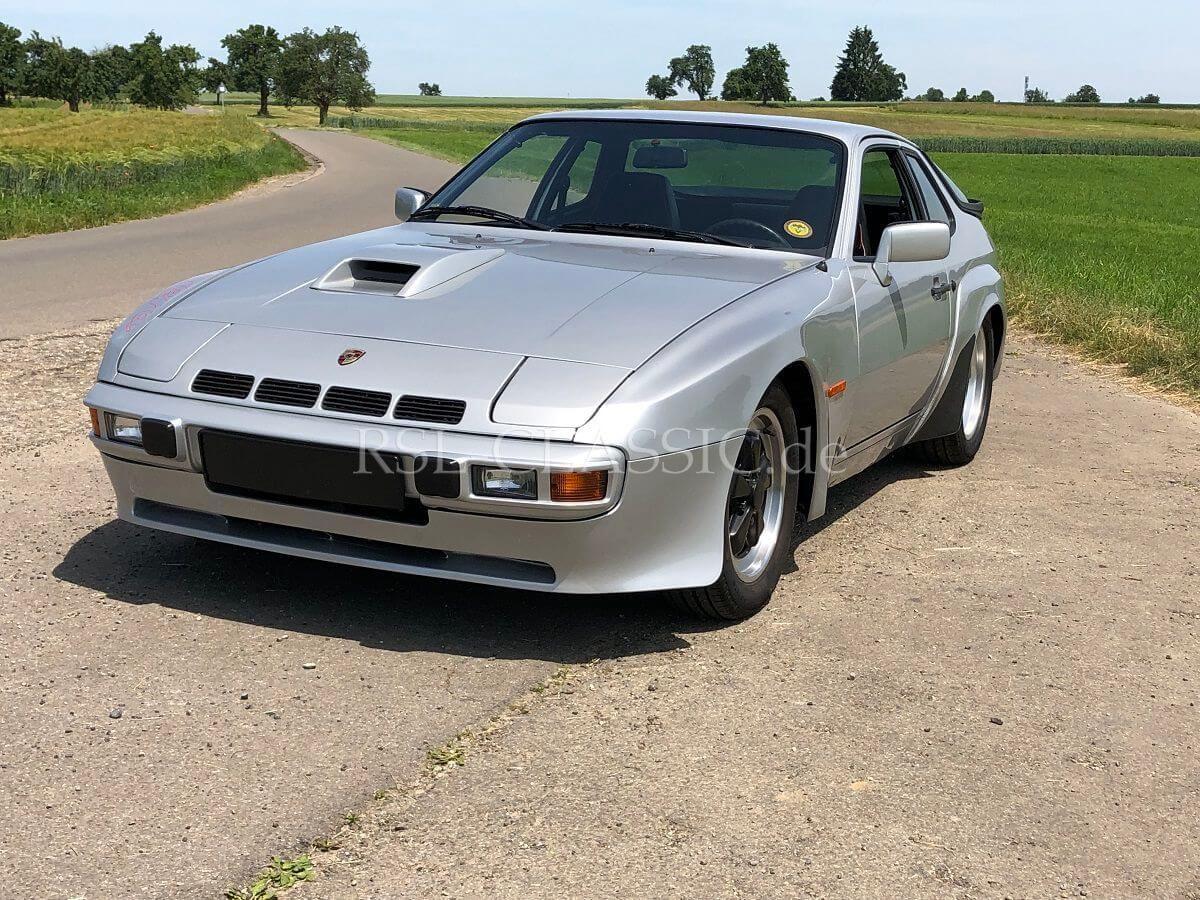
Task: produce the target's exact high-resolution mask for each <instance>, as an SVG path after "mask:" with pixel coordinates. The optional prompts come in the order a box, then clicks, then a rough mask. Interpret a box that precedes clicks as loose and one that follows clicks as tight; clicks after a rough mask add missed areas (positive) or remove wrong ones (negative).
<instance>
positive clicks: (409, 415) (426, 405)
mask: <svg viewBox="0 0 1200 900" xmlns="http://www.w3.org/2000/svg"><path fill="white" fill-rule="evenodd" d="M466 410H467V404H466V402H465V401H463V400H447V399H445V398H442V397H414V396H410V395H407V394H406V395H405V396H403V397H401V398H400V399H399V400H397V401H396V408H395V410H394V411H393V413H392V417H393V418H395V419H407V420H408V421H410V422H437V423H439V424H442V425H457V424H458V423H459V422H461V421H462V417H463V413H465V412H466Z"/></svg>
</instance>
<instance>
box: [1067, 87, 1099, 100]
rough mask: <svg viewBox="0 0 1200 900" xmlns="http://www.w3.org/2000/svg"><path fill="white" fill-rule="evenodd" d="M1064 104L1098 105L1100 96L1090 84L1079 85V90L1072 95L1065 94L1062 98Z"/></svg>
mask: <svg viewBox="0 0 1200 900" xmlns="http://www.w3.org/2000/svg"><path fill="white" fill-rule="evenodd" d="M1063 102H1064V103H1099V102H1100V94H1099V92H1098V91H1097V90H1096V89H1095V88H1094V87H1092V86H1091V85H1090V84H1084V85H1080V87H1079V90H1077V91H1076V92H1075V93H1073V94H1067V96H1065V97H1064V98H1063Z"/></svg>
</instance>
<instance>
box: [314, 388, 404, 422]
mask: <svg viewBox="0 0 1200 900" xmlns="http://www.w3.org/2000/svg"><path fill="white" fill-rule="evenodd" d="M391 405H392V395H391V394H385V393H383V392H382V391H366V390H362V389H360V388H348V387H331V388H330V389H329V390H327V391H326V392H325V399H324V400H322V401H321V409H325V410H329V411H330V412H342V413H351V414H353V415H356V416H374V417H376V418H378V417H379V416H386V415H387V411H388V409H389V408H390V407H391Z"/></svg>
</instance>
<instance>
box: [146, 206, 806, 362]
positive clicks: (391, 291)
mask: <svg viewBox="0 0 1200 900" xmlns="http://www.w3.org/2000/svg"><path fill="white" fill-rule="evenodd" d="M817 261H818V260H817V259H816V258H814V257H809V256H801V255H796V254H792V253H780V252H770V251H755V250H750V251H747V250H741V249H738V248H725V247H712V246H709V245H701V244H686V243H681V242H678V241H667V240H655V241H648V240H640V239H639V240H629V239H623V238H616V237H608V236H591V235H588V236H581V235H575V234H558V233H553V234H551V233H547V234H542V233H539V232H530V231H515V230H513V229H508V228H494V227H475V226H470V227H468V226H461V225H426V224H422V225H417V224H416V223H407V224H404V225H398V226H392V227H389V228H384V229H379V230H377V231H371V232H366V233H364V234H359V235H353V236H350V237H346V238H340V239H337V240H333V241H326V242H324V243H320V244H313V245H311V246H307V247H302V248H299V249H296V250H290V251H287V252H285V253H280V254H278V255H276V256H272V257H268V258H267V259H264V260H260V261H258V262H256V263H252V264H250V265H247V266H243V267H241V268H239V269H235V270H232V271H230V272H228V273H226V274H224V275H222V276H220V277H218V278H217V279H216V280H214V281H212V282H211V283H209V284H207V285H205V286H204V287H202V288H200V289H199V290H198V291H196V292H194V293H192V294H191V295H189V296H187V297H186V298H185V299H184V300H182V301H181V302H179V303H177V304H176V305H174V306H172V307H171V308H170V309H169V310H167V311H166V312H165V313H164V314H163V315H164V317H166V318H169V319H178V320H191V321H194V322H210V323H219V324H223V325H244V326H252V327H254V328H255V329H286V330H291V331H300V332H307V333H317V334H325V335H337V336H342V337H346V338H351V337H353V338H363V339H373V340H382V341H402V342H405V343H408V344H425V345H435V346H439V347H449V348H458V349H463V350H476V351H487V352H490V353H500V354H511V355H514V356H518V357H540V358H544V359H548V360H562V361H568V362H578V363H591V364H596V365H604V366H615V367H620V368H624V369H633V368H636V367H637V366H639V365H640V364H641V363H642V362H644V361H645V360H646V359H647V358H649V357H650V356H652V355H653V354H654V353H655V352H657V351H658V350H659V349H660V348H661V347H663V346H664V345H665V344H667V343H668V342H670V341H671V340H672V339H673V338H675V337H676V336H677V335H679V334H680V333H681V332H683V331H685V330H687V329H688V328H690V327H691V326H692V325H694V324H695V323H696V322H698V321H699V320H701V319H703V318H704V317H706V316H708V315H710V314H711V313H713V312H715V311H716V310H718V309H720V308H721V307H722V306H725V305H726V304H728V303H730V302H732V301H733V300H736V299H738V298H739V297H742V296H744V295H745V294H747V293H749V292H750V291H752V290H754V289H756V288H758V287H760V286H762V285H764V284H767V283H769V282H771V281H774V280H776V279H778V278H781V277H783V276H785V275H787V274H790V273H791V272H795V271H798V270H800V269H804V268H808V267H809V266H811V265H815V264H816V262H817ZM273 333H275V334H279V336H280V339H281V340H283V339H284V338H283V334H282V333H280V332H273Z"/></svg>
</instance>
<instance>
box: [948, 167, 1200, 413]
mask: <svg viewBox="0 0 1200 900" xmlns="http://www.w3.org/2000/svg"><path fill="white" fill-rule="evenodd" d="M935 158H936V159H937V160H938V163H939V164H940V165H942V166H943V167H944V168H945V169H946V171H947V172H948V173H950V175H951V177H953V178H954V179H955V180H956V181H957V182H958V183H959V185H960V186H961V187H963V189H964V190H966V191H967V192H968V193H969V194H971V195H972V196H978V197H980V198H982V199H983V200H984V201H985V202H986V204H987V213H986V217H985V221H986V223H987V226H988V230H989V232H990V233H991V235H992V238H993V239H994V240H995V242H996V246H997V247H998V248H999V251H1000V263H1001V268H1002V270H1003V272H1004V275H1005V278H1006V281H1007V286H1008V291H1009V299H1010V306H1011V307H1012V312H1013V314H1014V316H1015V317H1016V318H1017V320H1018V321H1020V322H1021V323H1022V324H1024V325H1026V326H1027V327H1029V328H1031V329H1033V330H1035V331H1038V332H1041V333H1043V334H1045V335H1047V336H1049V337H1052V338H1053V339H1055V340H1057V341H1060V342H1062V343H1064V344H1068V345H1071V346H1074V347H1078V348H1080V349H1082V350H1083V351H1085V352H1086V353H1087V354H1088V355H1089V356H1091V357H1093V358H1095V359H1098V360H1101V361H1104V362H1110V363H1122V364H1124V365H1125V366H1126V367H1127V368H1128V370H1129V371H1130V373H1131V374H1135V375H1139V376H1142V377H1143V378H1145V379H1146V380H1147V381H1149V382H1151V383H1153V384H1156V385H1158V386H1160V387H1164V388H1167V389H1172V390H1181V391H1185V392H1187V393H1189V394H1191V395H1192V396H1193V397H1198V396H1200V282H1198V281H1197V279H1196V274H1195V270H1196V266H1195V258H1196V257H1195V247H1196V244H1197V241H1198V240H1200V161H1197V160H1192V159H1142V158H1134V157H1103V156H1010V155H991V154H935Z"/></svg>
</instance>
